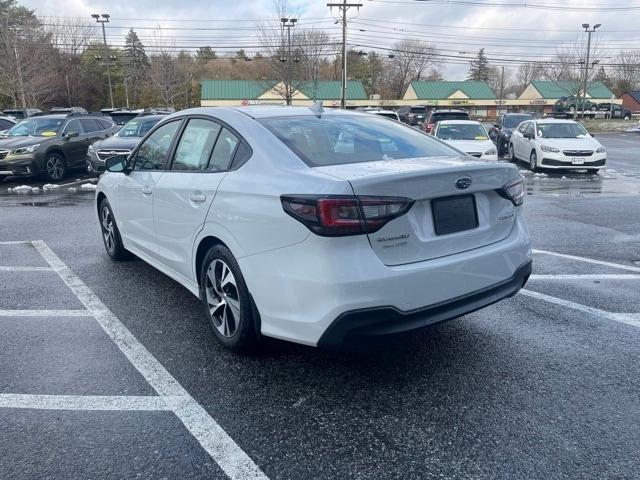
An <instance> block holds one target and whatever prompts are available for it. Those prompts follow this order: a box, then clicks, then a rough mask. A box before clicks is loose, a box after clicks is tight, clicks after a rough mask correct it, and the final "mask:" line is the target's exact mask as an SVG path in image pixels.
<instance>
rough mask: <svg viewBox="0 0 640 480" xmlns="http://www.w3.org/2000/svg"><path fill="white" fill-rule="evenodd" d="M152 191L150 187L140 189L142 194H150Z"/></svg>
mask: <svg viewBox="0 0 640 480" xmlns="http://www.w3.org/2000/svg"><path fill="white" fill-rule="evenodd" d="M152 192H153V190H151V188H150V187H144V188H143V189H142V194H143V195H151V193H152Z"/></svg>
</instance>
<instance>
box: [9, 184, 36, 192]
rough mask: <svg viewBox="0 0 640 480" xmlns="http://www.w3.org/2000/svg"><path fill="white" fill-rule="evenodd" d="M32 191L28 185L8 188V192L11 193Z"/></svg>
mask: <svg viewBox="0 0 640 480" xmlns="http://www.w3.org/2000/svg"><path fill="white" fill-rule="evenodd" d="M36 190H37V188H36ZM32 191H33V187H30V186H29V185H20V186H18V187H13V188H9V192H12V193H31V192H32Z"/></svg>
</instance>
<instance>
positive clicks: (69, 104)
mask: <svg viewBox="0 0 640 480" xmlns="http://www.w3.org/2000/svg"><path fill="white" fill-rule="evenodd" d="M64 79H65V81H66V82H67V102H68V106H69V107H71V89H70V88H69V75H65V76H64Z"/></svg>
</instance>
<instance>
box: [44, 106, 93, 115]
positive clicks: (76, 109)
mask: <svg viewBox="0 0 640 480" xmlns="http://www.w3.org/2000/svg"><path fill="white" fill-rule="evenodd" d="M49 113H83V114H87V113H89V112H87V111H86V110H85V109H84V108H82V107H53V108H52V109H51V110H49Z"/></svg>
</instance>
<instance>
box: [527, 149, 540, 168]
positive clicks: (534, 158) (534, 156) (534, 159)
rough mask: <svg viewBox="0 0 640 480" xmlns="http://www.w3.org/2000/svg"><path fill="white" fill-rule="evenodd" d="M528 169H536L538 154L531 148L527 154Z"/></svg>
mask: <svg viewBox="0 0 640 480" xmlns="http://www.w3.org/2000/svg"><path fill="white" fill-rule="evenodd" d="M529 170H531V171H532V172H537V171H538V154H536V151H535V150H532V151H531V155H530V156H529Z"/></svg>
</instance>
